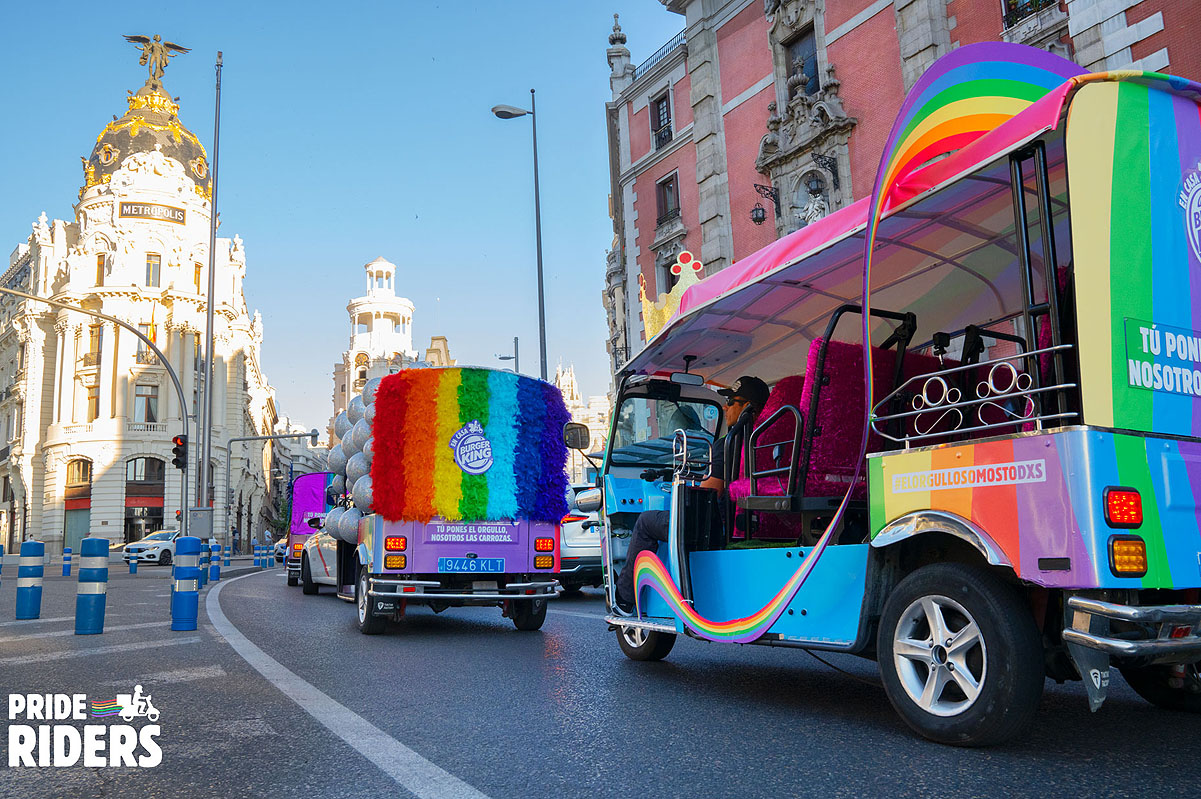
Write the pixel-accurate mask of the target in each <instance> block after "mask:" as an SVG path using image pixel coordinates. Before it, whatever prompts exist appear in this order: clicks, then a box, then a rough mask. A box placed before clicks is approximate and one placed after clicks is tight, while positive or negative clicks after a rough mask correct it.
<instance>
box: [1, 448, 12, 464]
mask: <svg viewBox="0 0 1201 799" xmlns="http://www.w3.org/2000/svg"><path fill="white" fill-rule="evenodd" d="M11 450H12V447H10V446H8V445H5V446H3V447H0V463H3V462H4V461H6V460H8V453H9V452H10V451H11Z"/></svg>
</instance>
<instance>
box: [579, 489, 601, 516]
mask: <svg viewBox="0 0 1201 799" xmlns="http://www.w3.org/2000/svg"><path fill="white" fill-rule="evenodd" d="M604 501H605V495H604V494H603V493H602V492H601V490H600V489H599V488H586V489H584V490H583V491H581V492H580V493H578V494H576V495H575V506H576V507H577V508H579V509H580V510H581V511H583V512H584V513H595V512H596V511H598V510H600V507H601V505H602V504H604Z"/></svg>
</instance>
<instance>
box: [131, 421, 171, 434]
mask: <svg viewBox="0 0 1201 799" xmlns="http://www.w3.org/2000/svg"><path fill="white" fill-rule="evenodd" d="M125 429H126V430H127V431H128V432H130V433H165V432H167V424H166V422H128V423H126V425H125Z"/></svg>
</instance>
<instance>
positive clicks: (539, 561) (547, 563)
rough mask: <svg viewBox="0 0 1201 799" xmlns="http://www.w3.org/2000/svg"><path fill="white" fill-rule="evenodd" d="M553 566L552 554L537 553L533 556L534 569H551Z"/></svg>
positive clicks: (553, 558)
mask: <svg viewBox="0 0 1201 799" xmlns="http://www.w3.org/2000/svg"><path fill="white" fill-rule="evenodd" d="M554 567H555V556H554V555H539V556H538V557H536V558H534V568H535V569H553V568H554Z"/></svg>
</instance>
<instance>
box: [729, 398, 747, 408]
mask: <svg viewBox="0 0 1201 799" xmlns="http://www.w3.org/2000/svg"><path fill="white" fill-rule="evenodd" d="M739 403H741V404H743V405H746V404H747V400H745V399H743V398H742V397H728V398H727V399H726V407H727V408H729V407H731V406H733V405H736V404H739Z"/></svg>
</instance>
